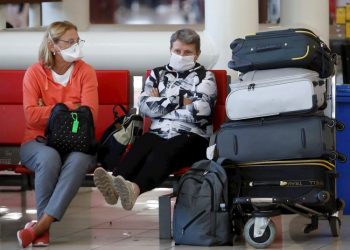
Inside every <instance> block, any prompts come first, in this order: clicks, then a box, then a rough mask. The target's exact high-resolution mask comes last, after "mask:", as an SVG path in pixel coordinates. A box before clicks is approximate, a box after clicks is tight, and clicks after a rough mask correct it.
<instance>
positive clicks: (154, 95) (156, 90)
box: [149, 88, 159, 97]
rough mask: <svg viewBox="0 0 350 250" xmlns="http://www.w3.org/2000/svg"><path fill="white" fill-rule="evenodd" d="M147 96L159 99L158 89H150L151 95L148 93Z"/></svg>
mask: <svg viewBox="0 0 350 250" xmlns="http://www.w3.org/2000/svg"><path fill="white" fill-rule="evenodd" d="M149 95H150V96H153V97H159V91H158V88H152V89H151V93H150V94H149Z"/></svg>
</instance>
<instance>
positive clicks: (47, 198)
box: [18, 141, 96, 241]
mask: <svg viewBox="0 0 350 250" xmlns="http://www.w3.org/2000/svg"><path fill="white" fill-rule="evenodd" d="M95 158H96V157H95V156H92V155H87V154H84V153H80V152H73V153H70V154H69V155H68V156H67V157H66V159H65V162H64V164H63V165H62V163H61V157H60V155H59V154H58V152H57V151H56V150H55V149H53V148H51V147H48V146H46V145H45V144H44V143H40V142H37V141H30V142H28V143H26V144H24V145H22V147H21V161H22V163H23V164H24V165H26V166H27V167H28V168H30V169H31V170H32V171H34V172H35V195H36V203H37V210H38V213H37V218H38V222H37V223H36V224H32V225H31V226H30V227H31V228H30V233H29V231H28V233H27V238H32V239H31V241H34V240H35V239H36V238H37V237H38V236H41V235H43V234H44V233H46V232H48V230H49V228H50V225H51V223H52V222H54V221H56V220H60V219H61V218H62V216H63V214H64V212H65V210H66V209H67V207H68V205H69V203H70V201H71V200H72V199H73V197H74V195H75V194H76V192H77V191H78V189H79V187H80V185H81V183H82V181H83V179H84V176H85V174H86V171H87V170H88V169H89V168H93V167H94V166H95V164H96V161H95ZM61 165H62V166H61ZM21 231H23V230H21ZM19 233H20V232H19ZM19 233H18V234H19ZM28 235H29V236H28Z"/></svg>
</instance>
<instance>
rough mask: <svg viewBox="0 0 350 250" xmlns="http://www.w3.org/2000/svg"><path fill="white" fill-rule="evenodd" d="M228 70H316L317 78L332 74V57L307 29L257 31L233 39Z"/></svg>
mask: <svg viewBox="0 0 350 250" xmlns="http://www.w3.org/2000/svg"><path fill="white" fill-rule="evenodd" d="M230 47H231V49H232V60H231V61H229V63H228V67H229V68H231V69H234V70H237V71H240V72H242V73H246V72H248V71H253V70H260V69H275V68H285V67H298V68H306V69H311V70H314V71H317V72H318V73H319V75H320V77H321V78H327V77H329V76H330V75H332V74H333V73H334V64H335V54H332V53H331V51H330V49H329V48H328V47H327V45H326V44H325V43H324V42H322V41H321V40H320V38H319V37H318V36H317V35H316V34H315V33H313V32H312V31H311V30H308V29H287V30H277V31H267V32H259V33H256V35H249V36H246V37H245V39H242V38H238V39H235V40H234V41H233V42H232V43H231V44H230Z"/></svg>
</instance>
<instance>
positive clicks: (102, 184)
mask: <svg viewBox="0 0 350 250" xmlns="http://www.w3.org/2000/svg"><path fill="white" fill-rule="evenodd" d="M113 178H115V177H114V176H112V175H110V174H109V173H108V172H107V171H106V170H105V169H103V168H101V167H98V168H96V169H95V171H94V182H95V186H96V187H97V188H98V190H99V191H100V192H101V193H102V195H103V197H104V198H105V200H106V202H107V203H108V204H110V205H114V204H117V202H118V193H117V192H116V190H115V189H114V187H113Z"/></svg>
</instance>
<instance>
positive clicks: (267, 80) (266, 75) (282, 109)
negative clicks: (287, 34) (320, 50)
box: [226, 68, 328, 120]
mask: <svg viewBox="0 0 350 250" xmlns="http://www.w3.org/2000/svg"><path fill="white" fill-rule="evenodd" d="M327 80H328V79H321V78H319V75H318V73H317V72H316V71H312V70H308V69H303V68H280V69H269V70H256V71H250V72H248V73H246V74H243V75H241V76H240V79H239V80H237V81H234V82H232V83H231V84H230V89H231V91H230V93H229V95H228V96H227V98H226V114H227V117H228V118H229V119H230V120H243V119H250V118H258V117H266V116H274V115H291V114H293V115H294V114H307V113H314V112H316V111H317V110H322V109H325V108H326V106H327V100H326V99H327V98H326V88H327V86H326V85H327Z"/></svg>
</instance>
